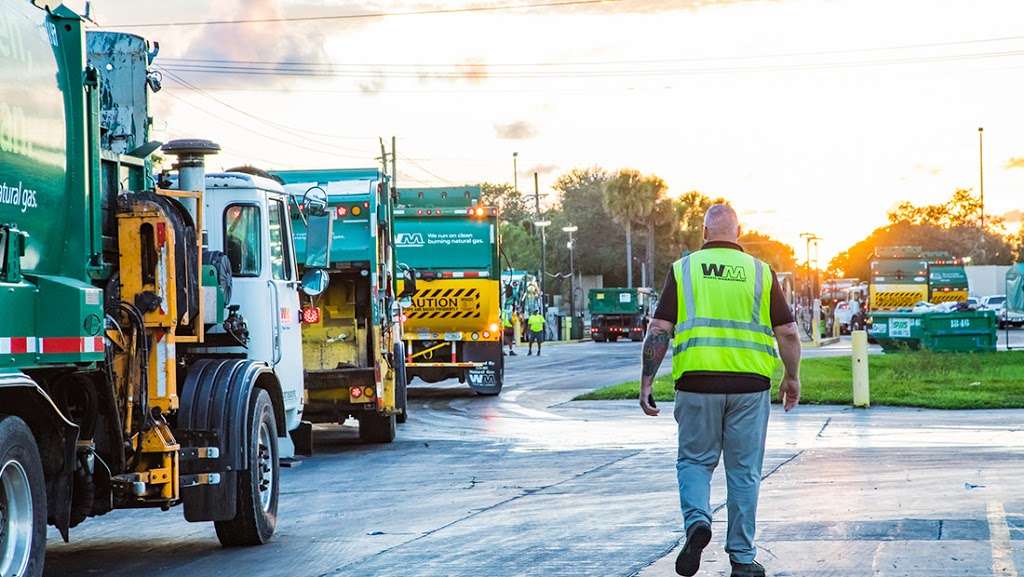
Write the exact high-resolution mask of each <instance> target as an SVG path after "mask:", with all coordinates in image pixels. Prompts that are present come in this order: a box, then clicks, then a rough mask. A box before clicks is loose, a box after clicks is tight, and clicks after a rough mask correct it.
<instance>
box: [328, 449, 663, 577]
mask: <svg viewBox="0 0 1024 577" xmlns="http://www.w3.org/2000/svg"><path fill="white" fill-rule="evenodd" d="M642 452H643V451H642V450H639V451H632V452H630V453H629V454H627V455H622V456H620V457H617V458H615V459H612V460H610V461H608V462H606V463H602V464H600V465H598V466H596V467H591V468H590V469H587V470H586V471H582V472H580V473H576V474H575V475H572V476H570V477H566V478H565V479H562V480H561V481H558V482H557V483H551V484H549V485H544V486H541V487H537V488H533V489H523V491H522V492H521V493H519V494H518V495H514V496H512V497H509V498H508V499H503V500H501V501H498V502H497V503H494V504H493V505H488V506H487V507H484V508H482V509H477V510H476V511H473V512H471V513H468V514H466V515H463V516H462V517H459V518H458V519H455V520H453V521H450V522H448V523H445V524H444V525H441V526H440V527H436V528H434V529H430V530H428V531H424V532H422V533H420V534H419V535H418V536H416V537H414V538H412V539H408V540H406V541H402V542H401V543H398V544H396V545H392V546H391V547H388V548H386V549H381V550H380V551H378V552H376V553H374V554H373V555H370V556H369V557H365V558H363V559H360V560H358V561H352V562H350V563H346V564H345V565H342V566H341V567H336V568H334V569H332V570H330V571H327V572H324V573H321V574H320V575H318V577H328V576H330V575H335V574H337V573H340V572H342V571H345V570H346V569H349V568H351V567H353V566H356V565H360V564H363V563H366V562H367V561H370V560H373V559H375V558H377V557H380V556H381V555H386V554H388V553H390V552H392V551H394V550H396V549H398V548H400V547H405V546H406V545H411V544H413V543H415V542H417V541H420V540H422V539H426V538H427V537H430V536H431V535H434V534H435V533H438V532H440V531H444V530H445V529H448V528H449V527H452V526H454V525H457V524H459V523H462V522H463V521H468V520H469V519H472V518H474V517H476V516H478V515H482V514H484V513H487V512H490V511H493V510H495V509H497V508H499V507H503V506H505V505H508V504H509V503H514V502H516V501H518V500H520V499H523V498H525V497H529V496H531V495H537V494H539V493H543V492H544V491H547V490H548V489H553V488H555V487H558V486H560V485H564V484H566V483H571V482H573V481H576V480H579V479H581V478H583V477H585V476H587V475H591V474H593V473H597V472H598V471H601V470H603V469H607V468H608V467H611V466H613V465H616V464H618V463H621V462H622V461H625V460H626V459H630V458H632V457H635V456H637V455H639V454H640V453H642Z"/></svg>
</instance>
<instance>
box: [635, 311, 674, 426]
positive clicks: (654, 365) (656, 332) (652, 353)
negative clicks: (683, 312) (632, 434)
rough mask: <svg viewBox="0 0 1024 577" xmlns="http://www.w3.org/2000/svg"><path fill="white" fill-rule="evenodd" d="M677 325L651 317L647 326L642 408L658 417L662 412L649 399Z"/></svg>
mask: <svg viewBox="0 0 1024 577" xmlns="http://www.w3.org/2000/svg"><path fill="white" fill-rule="evenodd" d="M674 329H675V327H674V326H672V323H670V322H668V321H666V320H662V319H651V322H650V324H649V325H648V326H647V336H646V337H645V338H644V349H643V369H642V372H641V375H640V408H641V409H643V411H644V413H646V414H648V415H650V416H652V417H656V416H658V413H659V412H660V411H659V410H658V408H657V407H653V406H651V404H650V403H649V402H648V401H647V399H648V397H650V395H651V390H652V387H653V386H654V377H655V375H657V374H658V369H659V368H661V361H663V360H664V359H665V353H666V352H668V345H669V342H671V341H672V333H673V331H674Z"/></svg>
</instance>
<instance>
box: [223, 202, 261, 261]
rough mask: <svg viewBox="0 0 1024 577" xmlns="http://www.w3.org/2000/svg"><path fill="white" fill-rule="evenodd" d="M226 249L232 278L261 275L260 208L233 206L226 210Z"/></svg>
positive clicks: (248, 205) (246, 205)
mask: <svg viewBox="0 0 1024 577" xmlns="http://www.w3.org/2000/svg"><path fill="white" fill-rule="evenodd" d="M224 249H225V252H227V255H228V259H229V260H231V274H232V276H259V274H260V208H259V207H258V206H253V205H250V204H233V205H231V206H229V207H227V209H225V210H224Z"/></svg>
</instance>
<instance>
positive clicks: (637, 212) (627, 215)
mask: <svg viewBox="0 0 1024 577" xmlns="http://www.w3.org/2000/svg"><path fill="white" fill-rule="evenodd" d="M645 187H646V185H645V184H644V177H643V176H642V175H641V174H640V171H638V170H635V169H632V168H624V169H622V170H620V171H619V172H617V173H616V174H615V176H614V177H612V178H611V180H609V181H608V182H607V183H606V184H605V186H604V191H603V192H604V195H603V198H602V201H603V202H602V204H603V205H604V211H605V212H606V213H608V216H610V217H612V220H614V221H615V222H617V223H619V224H621V225H622V226H624V227H625V228H626V279H627V280H626V285H627V286H629V287H632V286H633V223H634V222H637V221H638V220H639V219H640V218H641V215H642V214H643V213H644V210H645V204H646V203H645V202H644V198H643V196H644V195H643V190H644V188H645Z"/></svg>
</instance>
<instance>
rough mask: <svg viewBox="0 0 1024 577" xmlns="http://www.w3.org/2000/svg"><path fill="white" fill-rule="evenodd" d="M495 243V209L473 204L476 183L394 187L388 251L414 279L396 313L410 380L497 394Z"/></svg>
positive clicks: (500, 370)
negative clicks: (447, 382) (449, 382)
mask: <svg viewBox="0 0 1024 577" xmlns="http://www.w3.org/2000/svg"><path fill="white" fill-rule="evenodd" d="M498 243H499V237H498V210H497V209H496V208H493V207H488V206H484V205H483V204H482V203H481V195H480V187H479V186H463V187H440V188H400V189H398V195H397V204H396V206H395V254H396V255H397V259H398V261H399V262H401V263H402V264H403V265H405V266H407V267H409V268H410V269H412V270H414V271H415V275H414V276H415V279H416V281H417V284H416V287H415V289H414V290H413V291H411V293H412V294H411V299H410V302H409V303H408V306H403V308H402V313H401V314H402V317H401V318H402V324H403V334H404V339H405V344H406V347H405V354H406V364H405V366H406V371H407V372H408V376H409V378H410V379H412V378H413V377H418V378H420V379H421V380H423V381H425V382H428V383H434V382H438V381H442V380H445V379H451V378H455V379H458V380H459V382H462V383H468V384H469V386H470V388H472V389H473V391H475V392H476V393H477V394H480V395H498V394H500V393H501V387H502V383H503V381H504V355H503V352H502V344H501V343H502V326H501V318H500V315H501V279H500V272H501V270H500V265H499V261H498V254H499V245H498ZM400 284H402V286H403V290H405V289H404V286H405V281H404V280H400Z"/></svg>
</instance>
